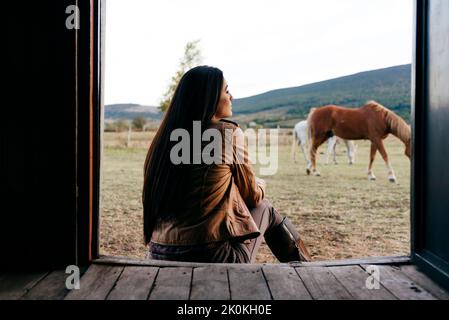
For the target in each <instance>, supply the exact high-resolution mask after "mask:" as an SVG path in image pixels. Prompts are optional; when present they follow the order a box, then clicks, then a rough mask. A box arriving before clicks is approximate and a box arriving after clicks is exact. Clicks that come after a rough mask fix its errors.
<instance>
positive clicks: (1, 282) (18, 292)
mask: <svg viewBox="0 0 449 320" xmlns="http://www.w3.org/2000/svg"><path fill="white" fill-rule="evenodd" d="M48 273H49V272H27V273H25V272H23V273H22V272H21V273H15V272H14V273H13V272H5V273H4V274H2V276H1V277H0V300H16V299H20V298H21V297H22V296H24V295H25V294H26V293H28V291H29V290H31V289H32V288H33V287H34V286H35V285H36V284H37V283H38V282H39V281H41V280H42V279H43V278H44V277H45V276H46V275H47V274H48Z"/></svg>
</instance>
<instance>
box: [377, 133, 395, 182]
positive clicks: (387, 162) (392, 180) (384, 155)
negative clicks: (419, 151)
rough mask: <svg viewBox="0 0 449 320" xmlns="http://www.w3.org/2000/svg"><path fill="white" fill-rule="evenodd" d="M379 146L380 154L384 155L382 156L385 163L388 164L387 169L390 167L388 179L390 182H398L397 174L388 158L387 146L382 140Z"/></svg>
mask: <svg viewBox="0 0 449 320" xmlns="http://www.w3.org/2000/svg"><path fill="white" fill-rule="evenodd" d="M378 148H379V152H380V154H381V155H382V158H383V159H384V161H385V165H386V166H387V169H388V180H389V181H390V182H393V183H395V182H396V176H395V174H394V171H393V167H392V166H391V164H390V161H389V160H388V155H387V151H386V150H385V146H384V143H383V141H380V142H379V143H378Z"/></svg>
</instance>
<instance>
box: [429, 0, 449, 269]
mask: <svg viewBox="0 0 449 320" xmlns="http://www.w3.org/2000/svg"><path fill="white" fill-rule="evenodd" d="M429 17H430V20H429V25H428V26H429V30H428V44H429V46H428V62H429V64H428V73H427V77H428V82H427V90H428V93H427V105H428V115H427V117H426V127H427V134H426V149H427V150H426V155H427V161H428V163H427V165H426V166H427V176H428V178H427V181H426V188H425V189H426V190H427V193H426V199H427V201H426V209H425V211H426V212H429V213H431V214H429V215H428V216H427V220H426V232H425V233H426V237H425V246H426V248H427V249H428V250H430V251H432V252H433V253H434V254H435V255H437V256H439V257H441V258H442V259H443V260H445V261H447V262H448V263H449V1H447V0H432V1H430V3H429Z"/></svg>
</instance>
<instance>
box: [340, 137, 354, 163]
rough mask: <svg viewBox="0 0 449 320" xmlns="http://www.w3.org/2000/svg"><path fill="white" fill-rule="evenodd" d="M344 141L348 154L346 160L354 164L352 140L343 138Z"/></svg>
mask: <svg viewBox="0 0 449 320" xmlns="http://www.w3.org/2000/svg"><path fill="white" fill-rule="evenodd" d="M343 141H344V142H345V145H346V151H347V155H348V161H349V164H354V162H355V161H354V153H355V150H354V149H355V147H354V141H352V140H346V139H344V140H343Z"/></svg>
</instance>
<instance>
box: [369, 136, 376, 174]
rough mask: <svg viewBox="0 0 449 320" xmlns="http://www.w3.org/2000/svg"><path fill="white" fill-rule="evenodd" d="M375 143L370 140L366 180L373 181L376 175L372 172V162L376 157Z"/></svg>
mask: <svg viewBox="0 0 449 320" xmlns="http://www.w3.org/2000/svg"><path fill="white" fill-rule="evenodd" d="M376 152H377V145H376V144H375V143H374V142H371V152H370V157H369V165H368V180H370V181H374V180H376V176H375V175H374V173H373V170H372V168H373V162H374V158H375V157H376Z"/></svg>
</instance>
